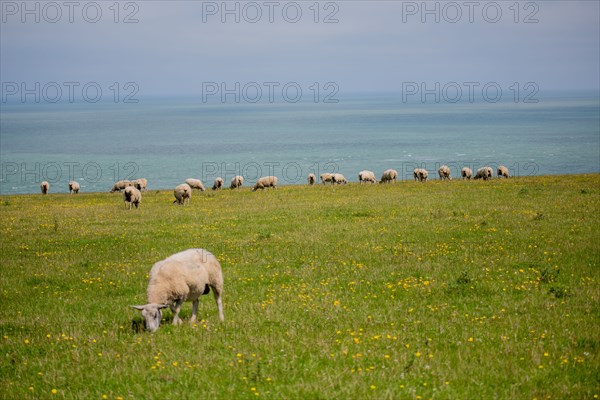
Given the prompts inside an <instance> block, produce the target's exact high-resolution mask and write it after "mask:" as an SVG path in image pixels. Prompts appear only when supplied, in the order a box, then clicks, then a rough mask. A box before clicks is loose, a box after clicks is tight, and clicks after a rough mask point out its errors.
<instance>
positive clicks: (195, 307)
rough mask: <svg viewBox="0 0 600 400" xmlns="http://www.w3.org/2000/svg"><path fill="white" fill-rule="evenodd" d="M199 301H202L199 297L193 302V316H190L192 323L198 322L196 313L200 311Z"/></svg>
mask: <svg viewBox="0 0 600 400" xmlns="http://www.w3.org/2000/svg"><path fill="white" fill-rule="evenodd" d="M198 303H200V298H197V299H196V300H194V301H193V302H192V318H190V323H191V324H193V323H194V322H196V314H197V313H198Z"/></svg>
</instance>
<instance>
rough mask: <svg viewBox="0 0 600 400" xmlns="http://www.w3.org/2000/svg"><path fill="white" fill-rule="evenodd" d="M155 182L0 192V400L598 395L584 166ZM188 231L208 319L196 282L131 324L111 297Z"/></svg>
mask: <svg viewBox="0 0 600 400" xmlns="http://www.w3.org/2000/svg"><path fill="white" fill-rule="evenodd" d="M172 198H173V196H172V193H171V192H170V191H160V192H157V191H149V192H147V193H144V194H143V199H142V204H141V208H140V209H139V210H133V211H128V210H125V209H124V206H123V203H122V201H121V195H120V194H108V193H93V194H85V193H83V194H79V195H76V196H69V195H48V196H42V195H23V196H2V197H0V221H1V224H0V229H1V235H0V245H1V251H2V253H1V254H2V255H1V264H2V265H1V269H0V296H1V304H2V311H1V317H0V327H1V331H2V332H1V336H0V396H1V397H2V398H8V399H38V398H50V399H61V398H66V399H101V398H103V396H104V395H105V396H106V398H108V399H117V398H119V397H121V398H123V399H141V398H145V399H165V398H170V399H173V398H200V397H202V398H209V399H212V398H221V399H234V398H235V399H238V398H241V399H244V398H250V399H254V398H293V399H319V398H322V399H325V398H340V399H344V398H353V399H359V398H373V399H421V398H422V399H429V398H433V399H491V398H495V399H534V398H536V399H565V398H577V399H585V398H597V396H599V395H600V368H599V367H600V357H599V351H600V334H599V332H600V307H599V296H600V290H599V289H600V268H599V267H600V229H599V224H598V215H599V212H600V175H597V174H594V175H580V176H544V177H531V178H517V179H510V180H498V179H494V180H492V181H490V182H482V181H477V182H474V181H471V182H463V181H458V180H455V181H452V182H440V181H431V182H427V183H425V184H419V183H416V182H399V183H396V184H394V185H376V186H367V185H359V184H350V185H347V186H341V187H336V188H335V189H332V188H331V187H329V186H328V187H323V186H315V187H308V186H290V187H281V188H279V189H278V190H266V191H264V192H256V193H253V192H250V190H249V189H248V188H245V189H244V190H241V191H230V190H224V191H221V192H218V193H214V192H205V193H198V192H194V195H193V197H192V204H191V206H190V207H178V206H175V205H173V204H171V202H172ZM190 247H202V248H206V249H208V250H210V251H212V252H213V253H214V254H215V255H216V256H217V258H218V259H219V260H220V261H221V264H222V266H223V272H224V276H225V292H224V311H225V322H224V323H219V321H218V317H217V311H216V306H215V304H214V300H213V297H212V295H211V296H206V297H204V298H203V299H202V301H201V303H200V309H199V322H198V323H197V324H196V325H193V326H192V325H190V324H188V323H186V324H184V325H181V326H172V325H170V324H169V322H170V320H171V312H170V311H168V310H167V311H166V312H165V313H164V314H165V315H164V320H163V324H162V325H161V328H160V329H159V331H158V332H157V333H155V334H148V333H146V332H144V331H143V329H141V325H142V324H141V317H140V315H139V312H138V311H136V310H133V309H131V308H129V305H131V304H143V303H144V302H145V289H146V282H147V273H148V271H149V270H150V268H151V266H152V264H153V263H154V262H156V261H158V260H160V259H163V258H165V257H167V256H169V255H171V254H173V253H175V252H178V251H181V250H184V249H186V248H190ZM190 314H191V305H190V304H189V303H186V305H185V306H184V308H183V311H182V316H183V318H184V319H187V318H189V316H190ZM200 320H201V321H200ZM53 389H55V392H56V393H53Z"/></svg>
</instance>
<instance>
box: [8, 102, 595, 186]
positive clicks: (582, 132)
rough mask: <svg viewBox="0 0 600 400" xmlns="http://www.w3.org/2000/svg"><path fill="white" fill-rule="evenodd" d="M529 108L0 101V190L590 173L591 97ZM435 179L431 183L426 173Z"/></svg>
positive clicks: (521, 105)
mask: <svg viewBox="0 0 600 400" xmlns="http://www.w3.org/2000/svg"><path fill="white" fill-rule="evenodd" d="M539 100H540V101H539V102H538V103H536V104H530V103H514V102H508V101H507V102H499V103H486V102H483V101H477V102H474V103H469V102H463V103H455V104H450V103H443V102H442V103H433V102H430V103H425V104H422V103H420V102H413V103H403V102H402V99H401V98H400V97H395V96H391V95H361V96H348V97H346V98H340V101H339V103H334V104H326V103H311V102H304V103H260V104H249V103H239V104H236V103H233V104H221V103H217V104H205V103H202V101H201V99H194V98H177V99H175V98H162V99H159V98H155V99H143V100H141V101H140V102H139V103H137V104H122V103H116V104H115V103H96V104H87V103H77V104H71V103H63V104H43V103H40V104H35V103H33V104H31V103H26V104H20V103H17V104H8V103H6V104H2V110H1V113H0V117H1V118H0V157H1V171H0V193H1V194H10V193H38V192H39V182H41V181H42V180H48V181H49V182H50V183H51V186H52V187H51V192H54V193H58V192H68V189H67V183H68V181H69V180H71V179H74V180H77V181H79V182H80V183H81V187H82V191H108V190H109V189H110V187H111V185H112V183H113V182H114V181H116V180H118V179H127V178H137V177H145V178H147V179H148V181H149V188H151V189H167V188H172V187H174V186H176V185H177V184H179V183H181V182H182V181H183V180H185V179H186V178H189V177H194V178H199V179H202V180H203V181H204V182H205V184H206V183H210V182H212V181H213V179H214V178H215V177H217V176H222V177H223V178H224V179H225V180H226V182H228V181H229V180H230V179H231V178H232V177H233V176H234V175H238V174H241V175H243V176H244V177H245V178H246V181H247V182H248V184H251V183H252V182H253V181H254V180H255V179H256V178H257V177H259V176H262V175H270V174H274V175H276V176H278V177H279V178H280V182H281V183H282V184H297V183H304V182H306V176H307V175H308V174H309V173H311V172H312V173H316V174H317V175H319V174H320V173H322V172H330V171H339V172H341V173H343V174H344V175H346V177H347V178H348V179H349V180H350V181H356V180H357V177H356V175H357V173H358V172H359V171H360V170H363V169H369V170H372V171H374V172H375V174H376V175H378V176H379V175H381V173H382V172H383V170H385V169H387V168H394V169H396V170H398V172H399V175H400V179H412V170H413V169H414V168H415V167H416V166H419V167H424V168H426V169H428V170H430V177H431V176H436V175H437V174H435V173H434V171H435V170H437V168H438V167H439V166H440V165H442V164H447V165H449V166H450V167H451V169H452V174H453V175H454V176H456V175H458V173H459V170H460V168H461V167H462V166H469V167H471V168H472V169H476V168H478V167H480V166H483V165H491V166H493V167H494V166H497V165H500V164H503V165H506V166H507V167H508V168H509V169H510V171H511V173H512V175H515V176H527V175H546V174H574V173H589V172H600V111H599V110H600V101H599V98H598V94H597V93H591V94H590V93H587V94H586V93H557V94H554V95H547V96H540V99H539ZM436 177H437V176H436Z"/></svg>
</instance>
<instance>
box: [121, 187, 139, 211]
mask: <svg viewBox="0 0 600 400" xmlns="http://www.w3.org/2000/svg"><path fill="white" fill-rule="evenodd" d="M123 201H124V202H125V207H126V208H128V209H129V210H131V206H132V205H133V206H135V208H138V207H139V206H140V203H141V202H142V192H140V191H139V190H138V189H136V188H135V187H133V186H127V187H126V188H125V190H124V191H123Z"/></svg>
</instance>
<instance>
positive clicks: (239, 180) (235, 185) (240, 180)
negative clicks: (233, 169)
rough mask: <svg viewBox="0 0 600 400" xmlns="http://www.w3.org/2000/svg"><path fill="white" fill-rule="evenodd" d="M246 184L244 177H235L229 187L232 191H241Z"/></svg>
mask: <svg viewBox="0 0 600 400" xmlns="http://www.w3.org/2000/svg"><path fill="white" fill-rule="evenodd" d="M243 184H244V177H243V176H240V175H238V176H234V177H233V178H232V179H231V185H230V186H229V187H230V188H231V189H239V188H241V187H242V185H243Z"/></svg>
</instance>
